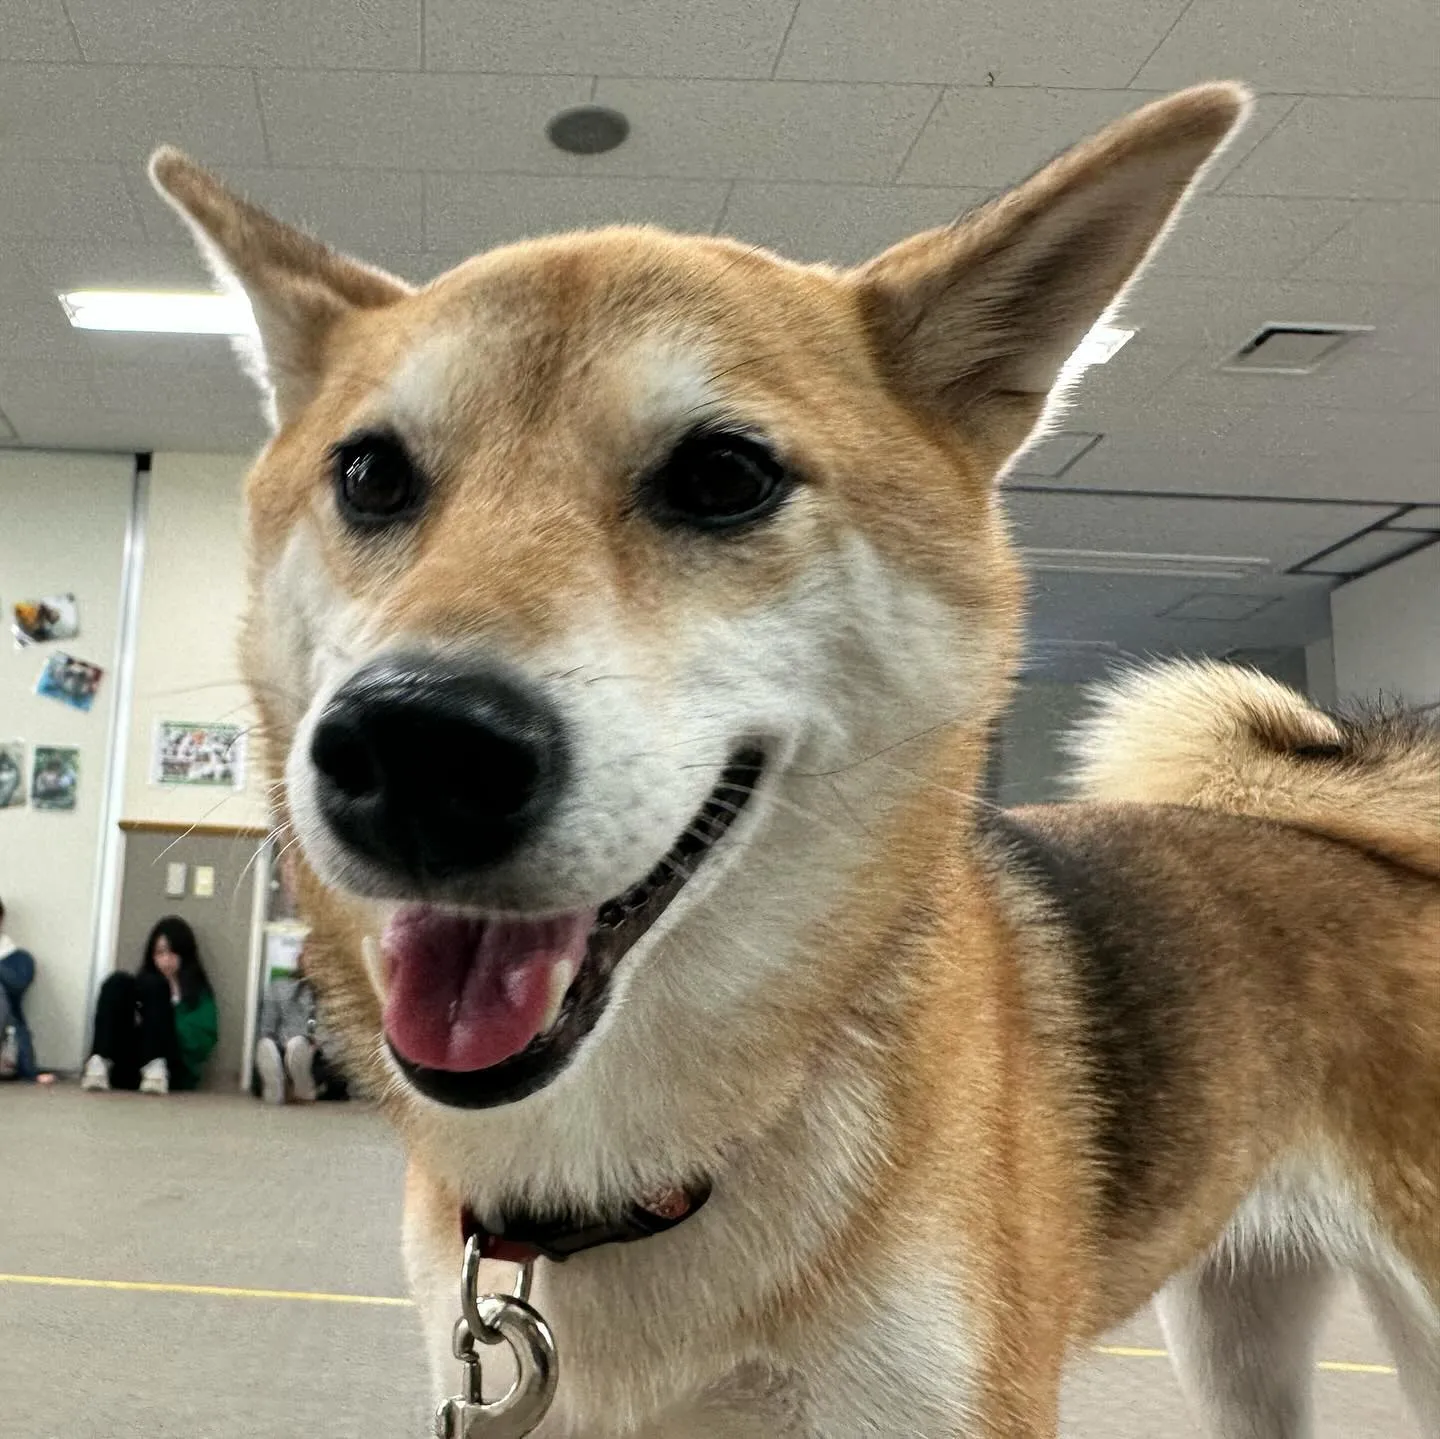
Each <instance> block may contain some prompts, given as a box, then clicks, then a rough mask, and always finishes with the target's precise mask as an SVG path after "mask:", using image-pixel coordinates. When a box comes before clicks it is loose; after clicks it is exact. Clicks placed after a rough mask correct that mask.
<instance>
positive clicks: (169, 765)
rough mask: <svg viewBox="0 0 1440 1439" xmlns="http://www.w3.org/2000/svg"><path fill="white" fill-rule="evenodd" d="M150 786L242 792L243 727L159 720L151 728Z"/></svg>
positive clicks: (243, 771) (243, 784)
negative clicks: (152, 739) (179, 786)
mask: <svg viewBox="0 0 1440 1439" xmlns="http://www.w3.org/2000/svg"><path fill="white" fill-rule="evenodd" d="M150 783H151V784H166V785H169V784H174V785H185V786H188V787H192V788H200V789H244V788H245V730H244V728H243V727H242V726H240V725H235V724H195V723H193V722H191V721H188V720H161V721H160V723H159V724H158V725H156V726H155V748H154V752H153V753H152V755H151V760H150Z"/></svg>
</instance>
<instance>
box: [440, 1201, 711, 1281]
mask: <svg viewBox="0 0 1440 1439" xmlns="http://www.w3.org/2000/svg"><path fill="white" fill-rule="evenodd" d="M709 1198H710V1185H709V1184H708V1183H703V1182H702V1183H699V1184H694V1185H690V1186H688V1187H686V1188H683V1189H681V1188H677V1189H670V1190H666V1191H665V1192H664V1193H662V1194H657V1195H651V1196H648V1197H647V1198H646V1199H645V1200H643V1201H641V1202H639V1203H636V1204H632V1205H630V1206H629V1207H628V1208H627V1209H626V1210H625V1211H624V1213H622V1214H621V1215H620V1216H619V1217H617V1218H606V1217H603V1216H599V1215H595V1216H590V1217H589V1218H585V1219H576V1217H575V1216H574V1215H573V1214H566V1215H561V1216H553V1215H550V1216H547V1215H539V1214H529V1213H523V1212H510V1213H505V1214H502V1215H501V1216H500V1217H499V1219H498V1221H497V1222H496V1223H495V1224H494V1225H493V1226H492V1225H487V1224H482V1223H481V1221H480V1220H479V1219H478V1218H477V1217H476V1215H475V1212H474V1211H473V1210H472V1209H469V1208H466V1209H463V1210H461V1211H460V1232H461V1235H462V1236H463V1238H464V1239H465V1240H467V1241H468V1240H469V1239H471V1238H472V1237H476V1238H478V1239H479V1240H480V1257H481V1258H482V1259H499V1260H502V1261H503V1262H504V1263H506V1264H529V1263H532V1262H533V1261H534V1260H536V1259H552V1260H554V1261H555V1262H556V1263H557V1264H563V1263H564V1262H565V1260H567V1259H569V1258H570V1257H571V1255H574V1254H582V1253H584V1251H585V1250H587V1249H598V1248H600V1246H601V1245H604V1244H631V1243H633V1242H634V1241H635V1240H637V1239H650V1238H652V1237H653V1236H654V1235H656V1234H663V1233H665V1231H666V1230H667V1229H674V1228H675V1227H676V1226H677V1225H680V1224H683V1223H684V1222H685V1221H686V1220H687V1219H690V1218H692V1217H693V1216H694V1215H696V1214H698V1213H699V1212H700V1210H701V1209H703V1208H704V1207H705V1201H706V1200H707V1199H709Z"/></svg>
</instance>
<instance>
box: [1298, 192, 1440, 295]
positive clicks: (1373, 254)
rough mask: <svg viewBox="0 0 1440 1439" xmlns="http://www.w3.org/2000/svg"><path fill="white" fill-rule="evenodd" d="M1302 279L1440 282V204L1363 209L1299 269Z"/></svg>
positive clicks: (1433, 283) (1303, 262) (1359, 208)
mask: <svg viewBox="0 0 1440 1439" xmlns="http://www.w3.org/2000/svg"><path fill="white" fill-rule="evenodd" d="M1294 274H1295V275H1296V276H1297V277H1307V278H1308V277H1313V278H1315V279H1329V280H1368V281H1372V282H1374V283H1378V284H1391V285H1396V284H1428V285H1436V284H1440V205H1386V204H1373V205H1366V206H1364V207H1357V209H1356V211H1355V214H1354V218H1353V219H1352V220H1351V221H1350V223H1349V224H1348V225H1346V226H1345V228H1344V229H1342V230H1341V231H1339V233H1338V234H1336V235H1335V236H1334V237H1332V238H1331V239H1330V240H1327V241H1326V242H1325V243H1324V244H1323V245H1321V246H1320V247H1319V248H1318V249H1317V250H1316V251H1315V252H1314V253H1313V254H1311V255H1310V256H1309V257H1308V258H1306V259H1304V260H1302V261H1301V262H1300V264H1298V265H1297V266H1296V268H1295V271H1294Z"/></svg>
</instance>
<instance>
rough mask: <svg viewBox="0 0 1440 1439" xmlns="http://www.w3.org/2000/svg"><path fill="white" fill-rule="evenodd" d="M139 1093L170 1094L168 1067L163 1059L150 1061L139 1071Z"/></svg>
mask: <svg viewBox="0 0 1440 1439" xmlns="http://www.w3.org/2000/svg"><path fill="white" fill-rule="evenodd" d="M140 1093H141V1094H169V1093H170V1066H169V1065H168V1064H166V1063H165V1061H164V1060H163V1059H152V1060H151V1061H150V1063H149V1064H147V1065H146V1066H145V1067H144V1068H143V1069H142V1070H141V1071H140Z"/></svg>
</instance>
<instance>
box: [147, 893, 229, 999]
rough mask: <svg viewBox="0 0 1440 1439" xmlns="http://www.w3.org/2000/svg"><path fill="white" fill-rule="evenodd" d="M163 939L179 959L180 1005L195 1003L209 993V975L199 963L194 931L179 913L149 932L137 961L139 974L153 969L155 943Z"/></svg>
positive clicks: (171, 915) (165, 919) (170, 915)
mask: <svg viewBox="0 0 1440 1439" xmlns="http://www.w3.org/2000/svg"><path fill="white" fill-rule="evenodd" d="M157 939H163V940H164V941H165V943H166V944H168V945H169V946H170V948H171V949H172V950H174V951H175V953H176V954H177V955H178V956H179V958H180V973H179V976H178V980H177V982H178V983H179V985H180V1000H181V1003H182V1004H194V1002H195V1001H196V1000H197V999H199V998H200V996H201V995H202V994H210V993H211V992H212V991H211V988H210V976H209V975H207V974H206V973H205V966H204V965H203V964H201V963H200V950H199V947H198V946H197V945H196V943H195V931H194V930H193V929H191V928H190V926H189V925H188V924H186V923H185V921H184V920H183V919H181V918H180V916H179V915H178V914H167V915H166V916H165V918H164V919H162V920H160V921H159V922H158V923H157V924H156V926H155V928H154V929H152V930H151V931H150V938H149V939H147V940H146V941H145V957H144V959H142V960H141V961H140V973H141V974H144V973H145V971H146V970H147V969H155V968H156V965H155V941H156V940H157Z"/></svg>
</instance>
